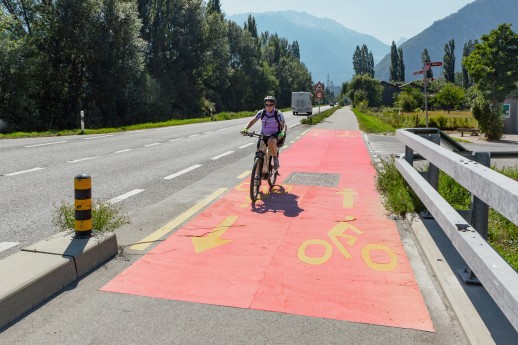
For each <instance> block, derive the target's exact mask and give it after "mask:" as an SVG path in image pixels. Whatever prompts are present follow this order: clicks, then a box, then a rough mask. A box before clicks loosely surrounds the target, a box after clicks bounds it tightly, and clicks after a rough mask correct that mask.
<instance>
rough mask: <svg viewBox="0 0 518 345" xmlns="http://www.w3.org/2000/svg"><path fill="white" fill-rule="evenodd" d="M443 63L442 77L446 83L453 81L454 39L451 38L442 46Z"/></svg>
mask: <svg viewBox="0 0 518 345" xmlns="http://www.w3.org/2000/svg"><path fill="white" fill-rule="evenodd" d="M443 63H444V65H443V71H444V72H443V73H444V79H446V82H448V83H455V41H454V40H453V39H451V40H450V41H449V42H448V43H446V45H445V46H444V58H443Z"/></svg>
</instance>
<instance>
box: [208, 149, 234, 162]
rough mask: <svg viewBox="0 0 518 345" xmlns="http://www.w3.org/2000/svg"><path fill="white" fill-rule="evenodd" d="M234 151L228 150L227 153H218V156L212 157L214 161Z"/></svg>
mask: <svg viewBox="0 0 518 345" xmlns="http://www.w3.org/2000/svg"><path fill="white" fill-rule="evenodd" d="M232 153H234V151H227V152H225V153H222V154H220V155H217V156H216V157H212V158H211V159H212V160H213V161H215V160H217V159H220V158H221V157H225V156H228V155H230V154H232Z"/></svg>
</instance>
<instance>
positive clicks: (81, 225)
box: [74, 174, 92, 238]
mask: <svg viewBox="0 0 518 345" xmlns="http://www.w3.org/2000/svg"><path fill="white" fill-rule="evenodd" d="M74 198H75V201H74V206H75V207H74V208H75V230H76V231H75V236H76V237H81V238H84V237H90V236H91V235H92V179H91V178H90V176H88V175H84V174H81V175H77V176H76V177H75V179H74Z"/></svg>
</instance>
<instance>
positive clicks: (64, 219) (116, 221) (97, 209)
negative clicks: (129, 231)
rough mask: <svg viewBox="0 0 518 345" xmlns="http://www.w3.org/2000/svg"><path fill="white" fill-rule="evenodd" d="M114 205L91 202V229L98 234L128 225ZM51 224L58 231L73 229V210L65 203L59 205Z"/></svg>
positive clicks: (72, 207)
mask: <svg viewBox="0 0 518 345" xmlns="http://www.w3.org/2000/svg"><path fill="white" fill-rule="evenodd" d="M120 212H121V211H120V209H119V208H117V207H116V206H115V205H114V204H112V203H110V202H107V201H104V202H101V201H93V202H92V228H93V231H98V232H112V231H115V230H116V229H118V228H120V227H121V226H122V225H124V224H129V223H130V220H129V218H128V216H126V215H122V214H121V213H120ZM53 223H54V225H55V226H56V227H57V229H58V231H67V230H74V229H75V209H74V205H71V204H69V203H67V202H65V201H63V202H62V203H61V205H59V207H58V208H57V210H56V212H55V213H54V217H53Z"/></svg>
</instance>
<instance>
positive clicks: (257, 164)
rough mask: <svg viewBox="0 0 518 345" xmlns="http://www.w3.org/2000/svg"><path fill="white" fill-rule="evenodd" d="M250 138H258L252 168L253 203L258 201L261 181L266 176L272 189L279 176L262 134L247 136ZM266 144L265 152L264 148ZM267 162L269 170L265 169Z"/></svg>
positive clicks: (251, 191) (251, 189) (251, 194)
mask: <svg viewBox="0 0 518 345" xmlns="http://www.w3.org/2000/svg"><path fill="white" fill-rule="evenodd" d="M247 135H248V136H250V137H258V142H257V151H256V152H255V157H254V165H253V168H252V174H251V177H250V199H251V200H252V202H255V201H257V199H258V197H259V192H260V189H261V181H262V180H263V178H264V177H265V176H266V179H267V180H268V185H269V186H270V188H272V187H273V186H274V185H275V181H276V180H277V175H278V174H279V173H278V171H277V169H275V168H274V166H273V158H272V157H271V156H270V154H269V150H268V145H266V144H265V143H264V141H263V137H264V136H263V135H262V134H256V133H255V132H252V133H249V134H247ZM263 144H264V151H263V150H262V146H263ZM265 162H267V164H268V165H267V166H268V169H264V163H265Z"/></svg>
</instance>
